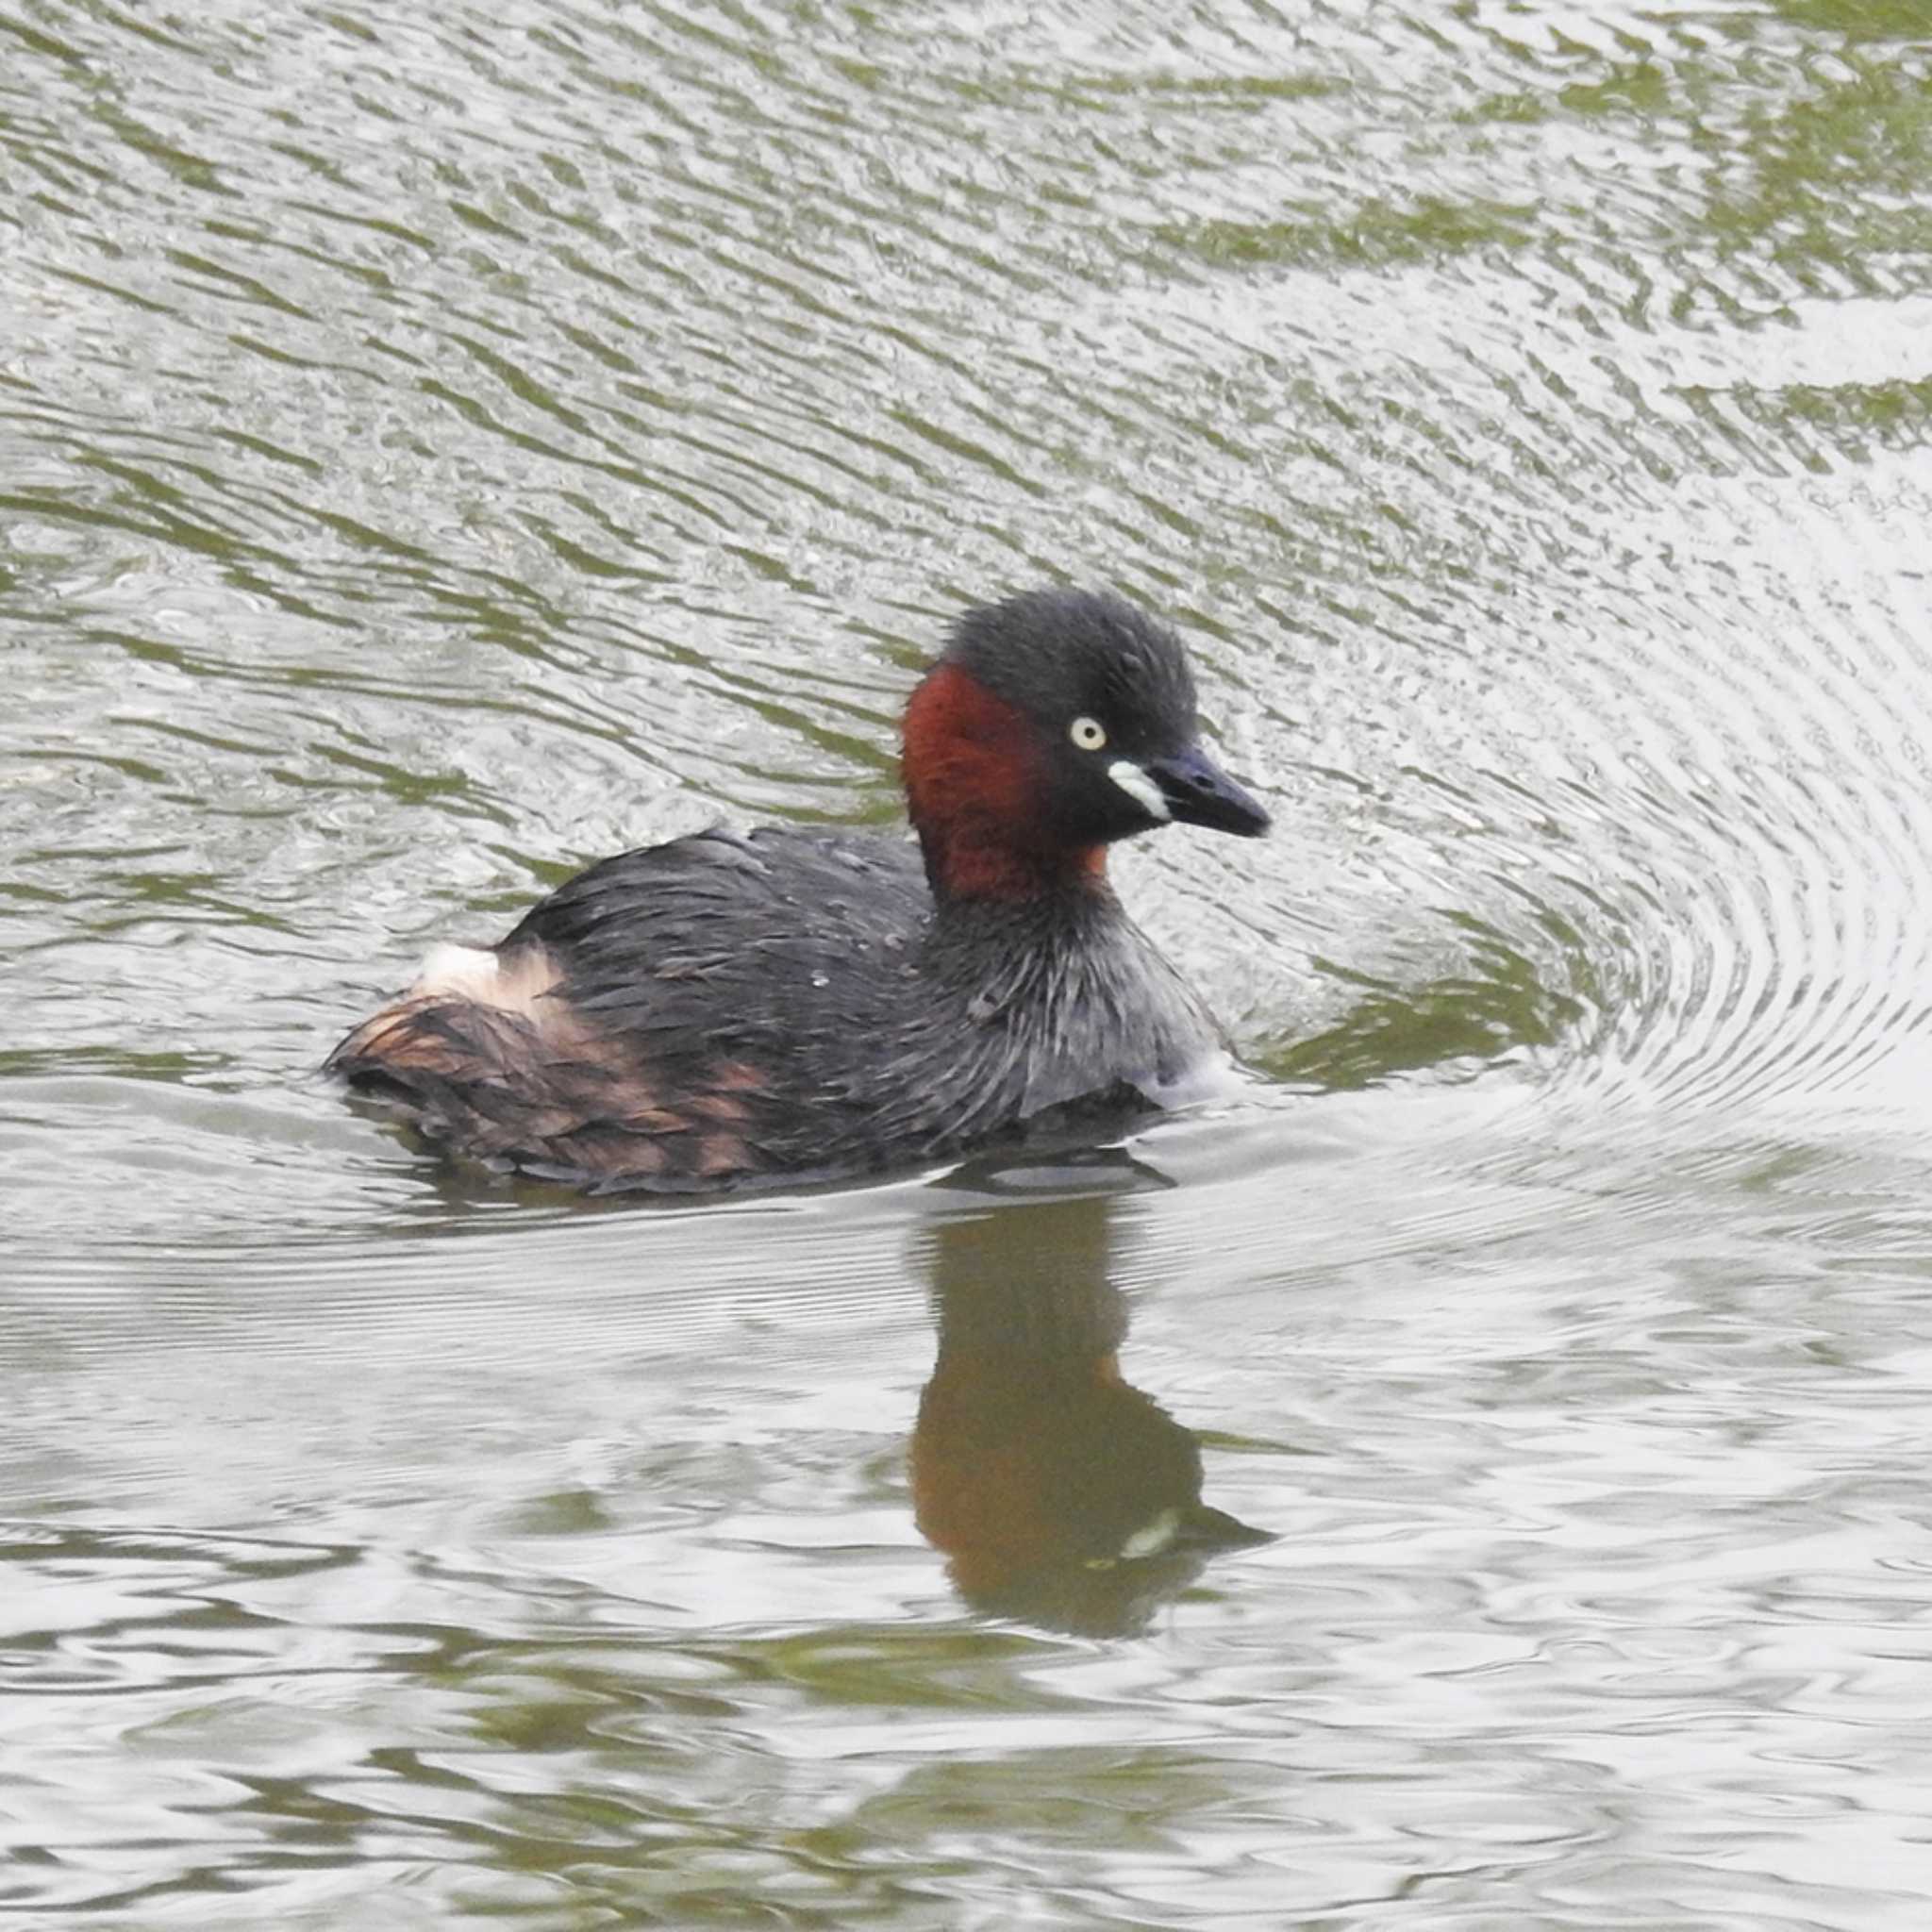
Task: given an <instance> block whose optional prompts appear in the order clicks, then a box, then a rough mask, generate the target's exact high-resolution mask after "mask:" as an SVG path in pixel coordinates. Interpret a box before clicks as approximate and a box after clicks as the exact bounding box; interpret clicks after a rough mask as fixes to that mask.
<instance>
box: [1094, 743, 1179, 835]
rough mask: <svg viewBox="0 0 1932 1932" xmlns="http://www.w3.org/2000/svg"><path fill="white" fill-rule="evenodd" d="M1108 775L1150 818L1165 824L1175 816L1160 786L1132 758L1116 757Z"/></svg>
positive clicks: (1108, 770)
mask: <svg viewBox="0 0 1932 1932" xmlns="http://www.w3.org/2000/svg"><path fill="white" fill-rule="evenodd" d="M1107 775H1108V777H1109V778H1111V779H1112V780H1113V782H1114V783H1115V784H1116V785H1118V786H1119V787H1120V788H1121V790H1122V791H1124V792H1125V793H1126V794H1127V796H1128V797H1129V798H1131V799H1132V800H1133V801H1134V803H1135V804H1136V805H1138V806H1139V807H1140V808H1141V810H1142V811H1144V812H1145V813H1146V814H1147V816H1148V817H1149V818H1152V819H1158V820H1160V821H1161V822H1162V823H1163V824H1164V823H1165V822H1166V821H1167V820H1169V819H1171V818H1173V816H1174V813H1173V812H1171V811H1170V810H1169V809H1168V808H1167V800H1166V799H1164V798H1163V797H1162V796H1161V795H1160V787H1159V786H1158V785H1157V784H1156V783H1155V782H1154V780H1153V779H1152V778H1150V777H1149V776H1148V775H1147V774H1146V773H1145V772H1143V771H1142V770H1141V767H1140V766H1139V765H1137V764H1136V763H1135V762H1134V761H1133V759H1132V758H1116V759H1114V761H1113V763H1112V764H1110V765H1109V766H1108V768H1107Z"/></svg>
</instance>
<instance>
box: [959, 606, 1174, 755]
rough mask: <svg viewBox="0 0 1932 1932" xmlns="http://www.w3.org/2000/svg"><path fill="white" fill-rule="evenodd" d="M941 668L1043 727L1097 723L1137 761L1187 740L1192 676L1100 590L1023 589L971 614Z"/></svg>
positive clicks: (1132, 614)
mask: <svg viewBox="0 0 1932 1932" xmlns="http://www.w3.org/2000/svg"><path fill="white" fill-rule="evenodd" d="M945 661H946V662H948V663H951V664H957V665H958V666H959V668H960V669H961V670H963V671H965V672H967V673H969V674H970V675H972V676H973V677H974V679H975V680H976V681H977V682H978V683H980V684H982V685H984V686H985V687H986V689H987V690H988V691H991V692H992V693H993V694H994V696H996V697H1001V698H1005V699H1006V700H1007V702H1008V704H1013V705H1018V706H1019V707H1020V708H1022V709H1023V710H1024V711H1026V712H1027V713H1029V714H1030V715H1031V716H1033V717H1035V718H1037V719H1039V720H1040V721H1041V723H1043V724H1051V725H1054V726H1056V727H1059V726H1063V724H1064V723H1065V721H1067V720H1069V719H1072V718H1076V717H1080V716H1083V715H1084V716H1089V717H1093V718H1096V719H1098V720H1099V721H1100V723H1101V724H1104V725H1105V726H1106V727H1107V731H1108V738H1109V739H1110V740H1111V741H1113V742H1114V743H1116V744H1118V745H1119V746H1120V747H1121V748H1122V749H1123V750H1124V751H1128V752H1131V753H1134V754H1135V755H1137V756H1145V755H1147V754H1150V753H1154V752H1158V751H1166V750H1170V749H1174V748H1176V747H1178V746H1181V745H1184V744H1187V743H1190V742H1191V741H1192V739H1193V736H1194V731H1195V715H1194V677H1193V673H1192V672H1191V671H1190V670H1189V668H1188V660H1187V656H1186V654H1185V653H1184V652H1183V650H1182V649H1181V644H1180V641H1179V639H1177V638H1176V637H1175V636H1174V633H1173V632H1172V631H1171V630H1169V629H1167V628H1166V626H1165V625H1159V624H1157V623H1156V622H1155V621H1154V620H1153V619H1152V618H1151V617H1149V616H1147V615H1146V613H1145V612H1144V611H1141V610H1137V609H1136V608H1134V606H1133V605H1131V604H1129V603H1128V602H1127V601H1126V600H1125V598H1124V597H1117V596H1115V595H1114V594H1113V593H1112V592H1111V591H1068V590H1051V591H1021V592H1020V593H1019V594H1018V595H1017V596H1012V597H1008V598H1005V599H1003V600H1002V601H1001V602H1000V603H997V604H987V605H982V606H980V607H978V608H974V609H972V610H969V611H967V612H966V614H965V615H964V616H963V617H961V618H960V619H959V621H958V624H957V625H954V628H953V636H952V641H951V642H950V643H949V644H948V645H947V647H946V652H945Z"/></svg>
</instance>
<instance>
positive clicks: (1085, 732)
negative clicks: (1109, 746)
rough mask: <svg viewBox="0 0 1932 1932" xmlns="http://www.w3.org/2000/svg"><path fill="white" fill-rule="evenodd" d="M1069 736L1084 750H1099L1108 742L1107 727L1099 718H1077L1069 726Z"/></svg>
mask: <svg viewBox="0 0 1932 1932" xmlns="http://www.w3.org/2000/svg"><path fill="white" fill-rule="evenodd" d="M1067 736H1068V737H1069V738H1071V739H1072V740H1073V741H1074V743H1075V744H1077V745H1078V746H1079V747H1080V749H1081V750H1082V751H1098V750H1099V749H1100V747H1101V746H1102V745H1103V744H1105V743H1106V742H1107V727H1106V725H1104V724H1102V723H1101V722H1100V720H1099V719H1098V718H1075V719H1074V722H1073V723H1072V724H1070V725H1068V727H1067Z"/></svg>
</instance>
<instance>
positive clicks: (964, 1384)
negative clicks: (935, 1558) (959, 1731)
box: [912, 1150, 1269, 1636]
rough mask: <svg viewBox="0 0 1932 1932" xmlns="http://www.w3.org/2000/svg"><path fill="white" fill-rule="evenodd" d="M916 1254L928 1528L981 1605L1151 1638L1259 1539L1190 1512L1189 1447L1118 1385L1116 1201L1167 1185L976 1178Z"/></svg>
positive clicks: (1166, 1420)
mask: <svg viewBox="0 0 1932 1932" xmlns="http://www.w3.org/2000/svg"><path fill="white" fill-rule="evenodd" d="M947 1185H949V1186H952V1187H955V1188H957V1189H958V1190H960V1191H962V1193H966V1194H968V1195H970V1196H971V1197H972V1198H970V1199H965V1200H962V1201H961V1202H960V1204H959V1205H958V1208H949V1209H947V1210H946V1211H944V1212H943V1213H942V1214H941V1216H940V1217H939V1218H938V1219H937V1220H936V1221H935V1222H934V1224H932V1226H931V1229H930V1231H929V1233H928V1234H927V1236H926V1240H927V1241H928V1243H929V1259H930V1267H931V1275H932V1292H933V1302H934V1308H935V1314H936V1316H937V1319H938V1324H939V1359H938V1361H937V1362H936V1363H935V1364H934V1367H933V1372H932V1377H931V1379H930V1380H929V1381H928V1382H927V1383H926V1386H925V1391H924V1395H923V1396H922V1397H921V1400H920V1405H919V1421H918V1424H917V1426H916V1428H915V1430H914V1432H913V1438H912V1494H913V1503H914V1508H915V1511H916V1514H917V1518H918V1523H919V1527H920V1529H921V1530H922V1531H923V1532H924V1536H925V1538H926V1540H927V1541H929V1542H931V1543H932V1544H933V1545H934V1546H935V1547H936V1548H938V1549H940V1550H942V1551H943V1552H944V1553H945V1555H946V1557H947V1558H948V1568H949V1571H950V1574H951V1575H952V1579H953V1582H954V1584H955V1585H956V1587H957V1588H958V1591H959V1593H960V1595H961V1596H963V1597H964V1598H965V1599H966V1601H967V1602H968V1603H969V1604H971V1605H972V1606H973V1607H974V1609H977V1610H980V1611H983V1612H985V1613H987V1614H989V1615H991V1616H1000V1617H1011V1618H1015V1619H1017V1620H1019V1621H1021V1622H1024V1623H1028V1624H1037V1625H1040V1626H1041V1627H1043V1628H1047V1629H1055V1630H1064V1631H1070V1632H1074V1633H1076V1634H1081V1635H1089V1636H1117V1635H1124V1634H1130V1633H1132V1632H1134V1631H1137V1630H1141V1629H1143V1628H1144V1627H1145V1626H1146V1625H1147V1624H1148V1623H1149V1621H1150V1620H1151V1619H1152V1617H1153V1616H1154V1614H1155V1612H1156V1611H1157V1610H1158V1608H1159V1607H1161V1606H1162V1605H1163V1604H1166V1603H1168V1602H1170V1601H1171V1600H1172V1599H1173V1598H1174V1597H1175V1596H1177V1595H1178V1594H1179V1593H1180V1592H1181V1591H1183V1590H1185V1589H1186V1588H1187V1586H1188V1585H1189V1584H1190V1583H1191V1582H1192V1580H1193V1579H1194V1577H1195V1576H1197V1575H1198V1574H1200V1571H1201V1569H1202V1567H1203V1566H1204V1564H1205V1563H1206V1562H1207V1560H1208V1557H1211V1556H1213V1555H1214V1554H1215V1553H1216V1552H1217V1551H1222V1550H1229V1549H1239V1548H1243V1547H1246V1546H1249V1545H1252V1544H1255V1543H1260V1542H1266V1541H1269V1537H1268V1534H1267V1532H1266V1531H1264V1530H1257V1529H1251V1528H1250V1527H1249V1526H1248V1525H1247V1524H1243V1523H1239V1522H1237V1521H1236V1520H1235V1519H1234V1518H1233V1517H1232V1516H1229V1515H1227V1514H1226V1513H1225V1512H1224V1511H1223V1510H1220V1509H1215V1508H1212V1507H1209V1506H1208V1505H1207V1504H1205V1503H1203V1502H1202V1500H1201V1450H1200V1445H1199V1443H1198V1442H1197V1441H1196V1440H1195V1438H1194V1435H1193V1433H1192V1431H1191V1430H1189V1429H1186V1428H1184V1427H1183V1426H1182V1425H1181V1424H1179V1423H1177V1422H1175V1421H1174V1418H1173V1417H1172V1416H1171V1415H1169V1414H1168V1412H1167V1411H1166V1410H1165V1409H1164V1408H1162V1407H1161V1406H1160V1405H1159V1404H1158V1402H1156V1401H1155V1400H1154V1398H1153V1397H1152V1396H1150V1395H1146V1394H1143V1393H1142V1392H1141V1391H1140V1390H1139V1389H1135V1388H1133V1387H1131V1386H1130V1385H1129V1384H1128V1383H1126V1382H1124V1381H1123V1380H1122V1379H1121V1371H1120V1362H1119V1350H1120V1346H1121V1343H1122V1342H1123V1341H1124V1340H1125V1337H1126V1332H1127V1303H1126V1299H1125V1297H1124V1296H1123V1295H1122V1293H1121V1291H1119V1289H1117V1288H1116V1287H1115V1286H1114V1285H1113V1280H1112V1271H1111V1269H1110V1267H1109V1262H1110V1259H1111V1253H1112V1248H1113V1243H1114V1241H1115V1238H1116V1236H1117V1233H1118V1231H1119V1227H1118V1223H1119V1219H1120V1215H1121V1205H1122V1196H1123V1195H1124V1194H1127V1193H1131V1192H1134V1191H1141V1190H1144V1189H1146V1188H1147V1187H1149V1186H1162V1187H1164V1186H1166V1185H1167V1183H1166V1181H1165V1180H1164V1179H1163V1178H1162V1177H1161V1176H1159V1175H1158V1174H1154V1173H1153V1172H1152V1171H1151V1170H1149V1169H1147V1168H1145V1167H1144V1166H1142V1165H1141V1164H1140V1163H1138V1162H1136V1161H1134V1160H1132V1159H1131V1158H1129V1157H1127V1156H1126V1155H1125V1154H1124V1153H1122V1152H1120V1151H1118V1150H1105V1151H1102V1152H1100V1153H1097V1154H1089V1155H1087V1156H1086V1157H1084V1158H1078V1159H1071V1160H1070V1159H1061V1160H1059V1161H1058V1162H1056V1163H1055V1164H1053V1165H1046V1164H1043V1163H1028V1164H1024V1165H1015V1164H1013V1163H1011V1162H1008V1163H1007V1164H1006V1165H1004V1166H1002V1167H999V1168H992V1167H991V1166H990V1165H988V1164H985V1163H975V1164H974V1166H972V1167H970V1168H969V1169H967V1170H965V1171H964V1172H962V1173H961V1174H958V1176H956V1177H955V1178H954V1179H953V1180H952V1181H951V1182H949V1183H947Z"/></svg>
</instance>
